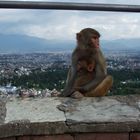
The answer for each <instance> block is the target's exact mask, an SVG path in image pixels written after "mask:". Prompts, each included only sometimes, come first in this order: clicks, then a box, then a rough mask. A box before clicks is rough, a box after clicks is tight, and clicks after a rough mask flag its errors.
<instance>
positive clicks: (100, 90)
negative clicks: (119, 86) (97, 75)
mask: <svg viewBox="0 0 140 140" xmlns="http://www.w3.org/2000/svg"><path fill="white" fill-rule="evenodd" d="M112 84H113V78H112V76H110V75H108V76H107V77H106V78H105V79H104V80H103V81H102V82H101V83H100V84H99V85H98V86H97V87H96V88H95V89H93V90H91V91H90V92H87V93H86V94H85V96H86V97H99V96H105V95H106V94H107V93H108V91H109V89H110V88H111V87H112Z"/></svg>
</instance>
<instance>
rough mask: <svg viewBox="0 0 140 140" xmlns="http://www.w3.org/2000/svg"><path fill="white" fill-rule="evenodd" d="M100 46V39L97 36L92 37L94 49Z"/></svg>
mask: <svg viewBox="0 0 140 140" xmlns="http://www.w3.org/2000/svg"><path fill="white" fill-rule="evenodd" d="M99 45H100V43H99V37H98V36H96V35H93V36H92V37H91V46H92V47H95V48H99Z"/></svg>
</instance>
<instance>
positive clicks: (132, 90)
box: [108, 70, 140, 95]
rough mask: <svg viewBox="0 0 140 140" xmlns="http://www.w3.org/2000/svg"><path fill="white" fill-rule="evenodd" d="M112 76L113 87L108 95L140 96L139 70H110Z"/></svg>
mask: <svg viewBox="0 0 140 140" xmlns="http://www.w3.org/2000/svg"><path fill="white" fill-rule="evenodd" d="M108 73H109V74H110V75H112V76H113V79H114V82H113V87H112V89H111V92H110V94H109V95H128V94H140V71H139V70H135V71H132V70H119V71H114V70H110V71H109V72H108Z"/></svg>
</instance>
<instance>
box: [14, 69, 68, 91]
mask: <svg viewBox="0 0 140 140" xmlns="http://www.w3.org/2000/svg"><path fill="white" fill-rule="evenodd" d="M66 76H67V69H49V70H47V71H45V72H41V71H33V72H32V73H31V74H30V75H22V76H20V77H18V76H14V77H13V80H12V84H13V85H15V86H21V87H24V88H36V89H45V88H48V89H51V90H52V89H54V88H56V89H57V90H60V89H62V88H64V84H65V83H64V81H65V80H66Z"/></svg>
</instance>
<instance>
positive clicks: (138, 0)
mask: <svg viewBox="0 0 140 140" xmlns="http://www.w3.org/2000/svg"><path fill="white" fill-rule="evenodd" d="M11 1H12V0H11ZM20 1H21V0H20ZM24 1H25V0H24ZM26 1H28V0H26ZM34 1H39V0H34ZM42 1H50V2H53V0H42ZM58 1H59V2H87V3H108V4H134V5H140V0H110V2H109V0H55V2H58ZM87 27H91V28H95V29H97V30H98V31H99V32H100V33H101V35H102V39H107V40H108V39H111V40H112V39H118V38H140V13H127V12H99V11H66V10H65V11H64V10H17V9H12V10H10V9H0V34H24V35H29V36H35V37H40V38H44V39H52V40H73V39H74V38H75V34H76V33H77V32H78V31H80V30H81V29H82V28H87Z"/></svg>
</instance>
